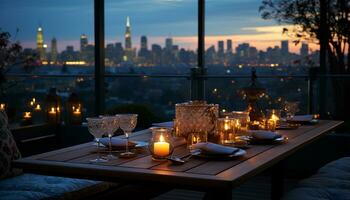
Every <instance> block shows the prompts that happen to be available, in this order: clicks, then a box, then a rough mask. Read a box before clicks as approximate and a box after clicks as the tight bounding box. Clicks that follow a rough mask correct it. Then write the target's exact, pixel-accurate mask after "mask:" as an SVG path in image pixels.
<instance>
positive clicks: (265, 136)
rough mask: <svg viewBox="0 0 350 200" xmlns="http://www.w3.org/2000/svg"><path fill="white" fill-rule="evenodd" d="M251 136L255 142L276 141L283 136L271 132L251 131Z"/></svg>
mask: <svg viewBox="0 0 350 200" xmlns="http://www.w3.org/2000/svg"><path fill="white" fill-rule="evenodd" d="M251 134H252V137H253V139H255V140H274V139H277V138H280V137H282V136H281V135H279V134H277V133H275V132H271V131H251Z"/></svg>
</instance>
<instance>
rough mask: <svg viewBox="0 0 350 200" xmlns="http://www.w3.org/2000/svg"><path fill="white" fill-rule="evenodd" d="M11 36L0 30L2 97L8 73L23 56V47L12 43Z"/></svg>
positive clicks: (0, 81)
mask: <svg viewBox="0 0 350 200" xmlns="http://www.w3.org/2000/svg"><path fill="white" fill-rule="evenodd" d="M10 38H11V35H10V33H8V32H2V31H1V29H0V89H1V92H0V96H1V95H3V93H4V92H5V91H6V88H7V87H6V86H5V83H6V77H5V75H6V73H7V72H8V71H9V70H10V67H11V66H12V65H13V64H15V63H16V62H17V60H18V58H19V56H20V54H21V50H22V47H21V45H20V44H19V43H18V42H15V43H13V42H11V41H10Z"/></svg>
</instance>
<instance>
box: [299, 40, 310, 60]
mask: <svg viewBox="0 0 350 200" xmlns="http://www.w3.org/2000/svg"><path fill="white" fill-rule="evenodd" d="M300 55H301V56H302V57H306V56H308V55H309V45H308V44H307V43H304V42H303V43H302V44H301V48H300Z"/></svg>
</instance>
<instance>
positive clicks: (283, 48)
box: [281, 40, 289, 56]
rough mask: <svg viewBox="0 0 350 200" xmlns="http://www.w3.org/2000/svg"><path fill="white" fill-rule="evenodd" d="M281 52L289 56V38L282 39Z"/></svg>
mask: <svg viewBox="0 0 350 200" xmlns="http://www.w3.org/2000/svg"><path fill="white" fill-rule="evenodd" d="M281 54H282V56H287V55H288V54H289V42H288V40H282V41H281Z"/></svg>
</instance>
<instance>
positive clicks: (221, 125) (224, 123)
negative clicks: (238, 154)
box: [217, 117, 240, 144]
mask: <svg viewBox="0 0 350 200" xmlns="http://www.w3.org/2000/svg"><path fill="white" fill-rule="evenodd" d="M239 130H240V122H239V120H238V119H233V118H229V117H225V118H219V119H218V120H217V132H218V134H219V135H220V143H221V144H231V143H234V141H235V137H236V136H237V133H238V131H239Z"/></svg>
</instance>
